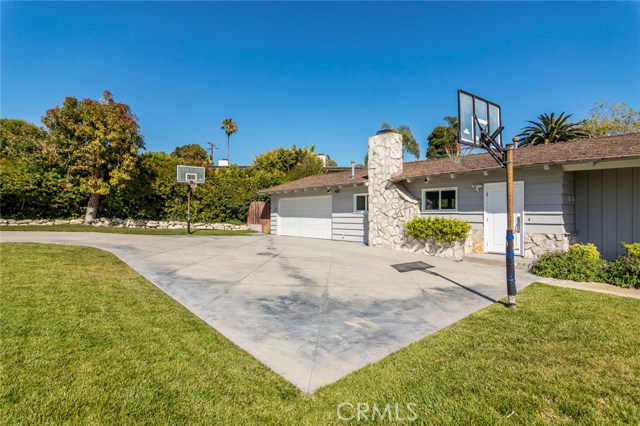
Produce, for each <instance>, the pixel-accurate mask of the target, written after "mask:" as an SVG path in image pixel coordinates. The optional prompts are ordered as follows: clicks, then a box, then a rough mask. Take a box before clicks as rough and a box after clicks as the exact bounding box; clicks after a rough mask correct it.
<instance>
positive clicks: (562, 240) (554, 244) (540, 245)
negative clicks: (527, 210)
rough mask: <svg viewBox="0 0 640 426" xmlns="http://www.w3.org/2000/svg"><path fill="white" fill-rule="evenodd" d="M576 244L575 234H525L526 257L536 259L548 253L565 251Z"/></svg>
mask: <svg viewBox="0 0 640 426" xmlns="http://www.w3.org/2000/svg"><path fill="white" fill-rule="evenodd" d="M575 243H576V235H575V234H524V257H526V258H536V257H538V256H540V255H541V254H542V253H544V252H547V251H558V250H562V251H565V250H568V249H569V246H570V245H571V244H575Z"/></svg>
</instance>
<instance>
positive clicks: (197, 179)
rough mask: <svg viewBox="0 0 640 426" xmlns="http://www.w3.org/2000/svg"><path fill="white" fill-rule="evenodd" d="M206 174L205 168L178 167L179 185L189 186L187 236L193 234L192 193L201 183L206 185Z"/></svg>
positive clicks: (177, 177)
mask: <svg viewBox="0 0 640 426" xmlns="http://www.w3.org/2000/svg"><path fill="white" fill-rule="evenodd" d="M205 174H206V171H205V168H204V167H200V166H182V165H179V166H178V167H176V180H177V181H178V183H186V184H187V185H189V188H188V190H187V235H189V234H191V193H192V192H193V190H194V189H196V186H198V184H199V183H200V184H202V183H204V178H205Z"/></svg>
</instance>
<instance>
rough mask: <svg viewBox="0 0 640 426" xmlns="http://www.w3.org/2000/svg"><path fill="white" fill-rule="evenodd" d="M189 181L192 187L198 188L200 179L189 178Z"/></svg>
mask: <svg viewBox="0 0 640 426" xmlns="http://www.w3.org/2000/svg"><path fill="white" fill-rule="evenodd" d="M187 183H188V184H189V186H190V187H191V189H196V186H198V181H197V180H196V179H188V180H187Z"/></svg>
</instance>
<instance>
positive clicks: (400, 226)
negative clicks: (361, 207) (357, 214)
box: [368, 132, 420, 250]
mask: <svg viewBox="0 0 640 426" xmlns="http://www.w3.org/2000/svg"><path fill="white" fill-rule="evenodd" d="M368 169H369V179H368V180H369V182H368V183H369V186H368V191H369V245H370V246H371V247H382V248H386V249H391V250H402V249H403V247H404V246H405V245H406V242H407V235H406V230H405V223H406V222H407V221H409V220H411V219H412V218H414V217H415V216H417V215H418V214H419V212H420V207H419V206H420V201H419V200H417V199H416V198H415V197H413V196H412V195H411V194H409V192H408V191H407V190H406V189H405V188H404V187H403V186H402V185H401V184H394V183H393V182H391V181H390V180H389V178H390V177H391V175H393V174H396V173H400V172H401V171H402V136H401V135H399V134H398V133H393V132H386V133H382V134H378V135H375V136H372V137H370V138H369V159H368Z"/></svg>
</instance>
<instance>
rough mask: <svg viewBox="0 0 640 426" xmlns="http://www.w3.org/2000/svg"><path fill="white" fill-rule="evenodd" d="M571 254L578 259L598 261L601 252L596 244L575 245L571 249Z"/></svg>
mask: <svg viewBox="0 0 640 426" xmlns="http://www.w3.org/2000/svg"><path fill="white" fill-rule="evenodd" d="M568 252H569V254H570V255H571V256H573V257H574V258H576V259H586V260H598V259H600V252H599V251H598V247H596V246H595V245H594V244H574V245H572V246H570V247H569V250H568Z"/></svg>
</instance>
